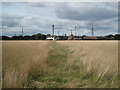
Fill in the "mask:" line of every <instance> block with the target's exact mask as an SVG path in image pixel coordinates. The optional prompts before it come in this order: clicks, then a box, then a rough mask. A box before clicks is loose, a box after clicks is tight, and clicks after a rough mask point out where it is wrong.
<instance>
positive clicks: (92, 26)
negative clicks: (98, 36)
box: [91, 26, 94, 37]
mask: <svg viewBox="0 0 120 90" xmlns="http://www.w3.org/2000/svg"><path fill="white" fill-rule="evenodd" d="M93 30H94V28H93V26H92V33H91V35H92V37H93V36H94V31H93Z"/></svg>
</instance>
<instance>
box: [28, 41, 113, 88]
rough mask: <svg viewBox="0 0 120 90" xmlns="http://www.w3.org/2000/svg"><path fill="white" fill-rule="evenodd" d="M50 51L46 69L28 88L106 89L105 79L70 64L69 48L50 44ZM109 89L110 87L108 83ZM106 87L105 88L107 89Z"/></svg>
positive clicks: (58, 44) (53, 43) (54, 43)
mask: <svg viewBox="0 0 120 90" xmlns="http://www.w3.org/2000/svg"><path fill="white" fill-rule="evenodd" d="M49 46H50V48H51V49H50V51H49V56H48V58H47V60H45V66H46V68H43V69H42V70H41V72H40V74H39V75H37V76H34V77H33V78H32V81H31V82H30V84H29V86H28V87H31V88H88V87H89V88H92V87H94V88H95V87H104V86H103V84H105V83H103V82H104V80H105V78H102V79H101V80H100V78H97V76H96V75H94V74H93V72H91V73H86V72H85V71H84V67H83V66H77V65H75V64H72V65H70V64H68V63H67V62H68V55H70V54H71V52H70V51H69V49H68V47H67V46H63V45H60V43H57V42H55V41H52V42H50V43H49ZM106 86H107V87H113V86H110V85H109V83H108V82H106ZM106 86H105V87H106Z"/></svg>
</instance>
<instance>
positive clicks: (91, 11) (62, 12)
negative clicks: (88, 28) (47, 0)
mask: <svg viewBox="0 0 120 90" xmlns="http://www.w3.org/2000/svg"><path fill="white" fill-rule="evenodd" d="M80 4H81V3H79V6H80ZM87 4H88V6H87V5H83V6H81V7H78V8H77V9H76V7H77V6H74V5H73V6H69V5H68V4H66V5H62V6H59V7H58V8H57V9H56V10H55V13H56V15H57V17H58V18H61V19H70V20H91V21H95V20H103V19H110V18H114V17H117V12H116V11H113V10H110V9H106V8H104V7H97V5H93V4H92V3H87ZM77 5H78V4H77ZM90 5H91V7H90Z"/></svg>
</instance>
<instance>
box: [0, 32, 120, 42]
mask: <svg viewBox="0 0 120 90" xmlns="http://www.w3.org/2000/svg"><path fill="white" fill-rule="evenodd" d="M47 36H50V34H47V35H45V34H41V33H38V34H34V35H31V36H29V35H25V36H21V35H20V36H16V35H15V36H12V37H9V36H0V40H46V37H47ZM56 37H57V39H58V40H68V37H69V36H66V35H65V36H56ZM75 37H76V38H81V39H83V37H87V36H86V35H83V36H75ZM96 37H97V39H98V40H120V34H115V35H112V34H109V35H107V36H96Z"/></svg>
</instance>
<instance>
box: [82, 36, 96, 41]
mask: <svg viewBox="0 0 120 90" xmlns="http://www.w3.org/2000/svg"><path fill="white" fill-rule="evenodd" d="M83 39H87V40H89V39H90V40H91V39H94V40H95V39H97V37H88V36H85V37H83Z"/></svg>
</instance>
